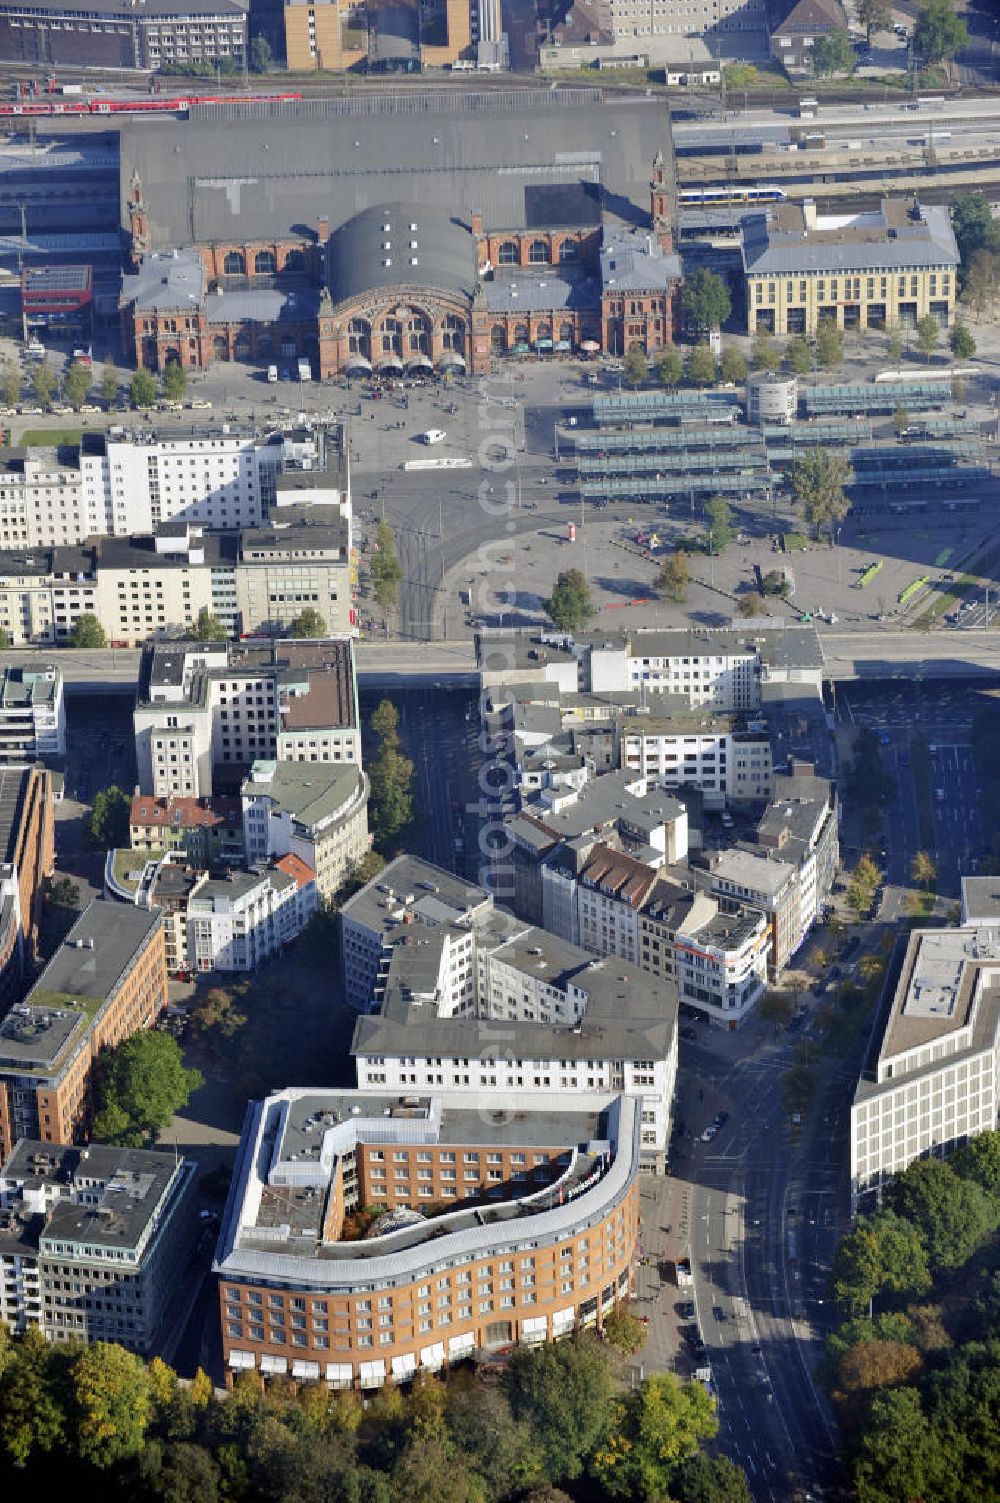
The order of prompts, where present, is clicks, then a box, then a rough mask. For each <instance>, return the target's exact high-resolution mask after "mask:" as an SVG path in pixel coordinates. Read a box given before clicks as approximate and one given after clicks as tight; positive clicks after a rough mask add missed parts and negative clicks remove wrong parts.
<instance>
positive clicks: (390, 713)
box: [369, 699, 399, 746]
mask: <svg viewBox="0 0 1000 1503" xmlns="http://www.w3.org/2000/svg"><path fill="white" fill-rule="evenodd" d="M369 724H370V726H371V728H372V731H373V732H374V733H375V735H376V736H377V737H378V738H379V740H380V741H381V742H382V744H383V745H385V743H386V742H390V743H391V744H392V745H394V746H395V745H397V744H398V742H399V711H398V710H397V709H396V706H395V705H394V704H393V702H392V700H391V699H382V700H380V701H379V703H378V704H377V705H376V706H375V708H374V710H373V711H372V716H371V720H370V721H369Z"/></svg>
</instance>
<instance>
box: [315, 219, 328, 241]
mask: <svg viewBox="0 0 1000 1503" xmlns="http://www.w3.org/2000/svg"><path fill="white" fill-rule="evenodd" d="M329 238H330V216H329V214H320V216H319V217H318V219H317V220H316V239H317V241H318V242H319V244H320V245H325V244H326V242H327V241H328V240H329Z"/></svg>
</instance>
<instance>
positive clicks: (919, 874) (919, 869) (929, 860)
mask: <svg viewBox="0 0 1000 1503" xmlns="http://www.w3.org/2000/svg"><path fill="white" fill-rule="evenodd" d="M936 876H937V867H936V866H935V865H934V858H933V856H931V855H930V854H929V853H928V852H927V851H918V852H917V854H916V855H915V856H914V858H913V860H912V861H911V862H910V881H911V882H916V883H917V885H918V886H919V887H923V888H924V889H925V890H926V891H927V892H929V891H930V890H931V888H932V887H933V886H934V879H935V877H936Z"/></svg>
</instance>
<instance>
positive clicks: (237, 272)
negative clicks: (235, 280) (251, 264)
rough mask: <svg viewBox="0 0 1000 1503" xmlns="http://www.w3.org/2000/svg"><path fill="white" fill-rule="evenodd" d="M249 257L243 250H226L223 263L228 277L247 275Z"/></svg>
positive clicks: (223, 268)
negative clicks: (247, 257)
mask: <svg viewBox="0 0 1000 1503" xmlns="http://www.w3.org/2000/svg"><path fill="white" fill-rule="evenodd" d="M246 269H247V259H246V256H244V254H243V252H242V251H238V250H231V251H227V252H226V259H225V260H224V261H223V263H222V270H223V272H224V273H225V275H226V276H227V277H242V276H245V275H246Z"/></svg>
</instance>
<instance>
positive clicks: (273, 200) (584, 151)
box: [121, 90, 680, 378]
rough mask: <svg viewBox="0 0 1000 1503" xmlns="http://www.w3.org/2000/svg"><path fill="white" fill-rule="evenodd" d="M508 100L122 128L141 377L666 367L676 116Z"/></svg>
mask: <svg viewBox="0 0 1000 1503" xmlns="http://www.w3.org/2000/svg"><path fill="white" fill-rule="evenodd" d="M507 99H508V96H507V95H506V94H502V93H501V94H496V95H492V94H491V95H476V94H470V95H463V96H449V97H447V98H446V99H445V98H442V97H441V96H435V95H424V96H421V97H419V98H414V99H410V98H405V99H397V98H392V99H388V100H383V101H378V100H363V101H357V102H355V101H350V102H348V103H345V102H344V101H334V100H328V101H315V102H310V103H309V104H302V105H297V104H289V105H284V106H274V107H271V109H270V111H269V112H265V113H261V112H260V111H259V110H258V112H257V113H255V112H254V110H253V108H252V107H250V106H242V107H241V106H239V105H232V106H226V107H224V108H223V109H222V110H218V109H216V110H214V111H213V110H212V109H210V108H207V107H205V108H203V109H201V111H198V110H195V111H193V118H192V119H191V120H190V121H188V122H186V123H184V124H180V125H178V124H177V123H176V122H171V123H170V125H169V127H168V126H165V124H164V123H163V122H160V121H149V120H143V121H137V122H135V123H134V124H133V125H130V126H129V127H127V128H126V129H125V131H124V132H123V137H122V150H121V171H122V182H121V198H122V218H123V227H124V231H125V234H126V236H127V240H128V244H129V246H130V260H131V270H130V271H129V272H128V273H127V274H126V275H125V277H124V279H123V285H122V294H121V315H122V323H123V332H124V338H125V343H126V347H127V348H129V349H130V350H131V352H132V354H133V356H134V359H135V362H136V364H137V365H139V366H141V367H144V368H146V369H149V370H161V369H163V367H164V366H165V365H167V364H169V363H170V362H172V361H177V362H179V363H180V364H181V365H184V366H190V367H199V368H200V367H205V366H207V365H209V364H211V363H213V362H223V361H239V362H245V363H252V364H259V365H267V364H271V363H274V364H279V365H280V364H282V363H288V362H294V361H295V360H298V359H302V358H305V359H308V360H309V361H310V363H311V365H312V368H313V374H314V375H316V376H318V377H320V378H325V377H328V376H334V375H339V374H342V373H349V374H356V375H365V374H368V373H369V372H372V373H376V374H379V373H380V374H383V375H393V374H400V373H402V372H407V371H409V372H416V371H420V370H423V371H431V370H433V371H439V372H446V371H448V370H451V371H458V372H461V371H466V372H469V373H472V374H477V373H480V372H484V371H487V370H489V369H491V367H492V366H493V365H494V364H495V363H496V361H497V359H498V358H502V357H505V356H508V355H526V354H536V355H541V356H544V355H546V354H551V353H556V354H568V353H571V352H574V351H579V350H583V351H584V352H586V353H597V352H598V351H606V352H608V353H612V354H616V355H617V354H623V353H624V352H625V351H627V350H628V349H631V348H634V347H639V348H641V349H642V350H643V351H644V352H645V353H646V354H648V355H652V356H655V355H656V354H657V352H659V351H661V350H662V349H664V348H666V347H667V346H668V345H670V343H671V342H672V338H673V323H674V298H675V292H676V288H677V286H678V283H679V278H680V265H679V261H678V259H677V257H676V256H674V254H673V250H672V230H671V217H670V216H671V208H672V202H673V192H672V183H673V172H672V156H671V150H670V140H669V125H668V122H667V118H666V114H665V112H664V111H663V109H662V106H660V105H658V104H656V102H655V101H651V100H631V99H629V100H622V99H615V100H613V101H605V100H604V99H603V97H602V96H601V95H600V94H599V92H598V91H596V90H573V91H556V92H555V93H550V92H545V93H541V92H538V93H536V92H534V91H529V92H519V93H517V94H516V95H513V96H511V99H512V102H510V103H507V102H505V101H507ZM379 105H381V106H383V107H384V109H385V113H380V110H379V108H378V106H379ZM178 131H181V132H185V133H187V140H186V141H185V142H184V145H183V147H182V149H180V150H178V149H177V144H176V136H177V132H178ZM192 164H195V165H194V168H192Z"/></svg>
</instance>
